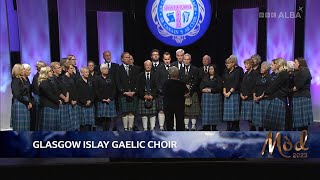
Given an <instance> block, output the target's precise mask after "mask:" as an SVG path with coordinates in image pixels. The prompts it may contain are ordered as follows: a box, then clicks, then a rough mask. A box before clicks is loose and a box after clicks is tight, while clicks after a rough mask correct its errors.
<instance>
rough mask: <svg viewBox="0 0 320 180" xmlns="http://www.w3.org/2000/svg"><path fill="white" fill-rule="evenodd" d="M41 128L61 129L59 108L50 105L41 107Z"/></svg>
mask: <svg viewBox="0 0 320 180" xmlns="http://www.w3.org/2000/svg"><path fill="white" fill-rule="evenodd" d="M40 117H41V118H40V123H39V124H40V130H42V131H59V130H61V129H60V128H61V127H60V123H61V121H60V114H59V110H58V109H53V108H50V107H44V108H41V111H40Z"/></svg>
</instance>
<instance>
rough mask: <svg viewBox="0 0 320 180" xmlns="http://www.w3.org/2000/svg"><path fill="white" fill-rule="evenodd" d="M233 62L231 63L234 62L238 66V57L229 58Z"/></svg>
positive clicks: (231, 56)
mask: <svg viewBox="0 0 320 180" xmlns="http://www.w3.org/2000/svg"><path fill="white" fill-rule="evenodd" d="M228 59H230V60H231V62H233V63H234V64H235V65H238V59H237V56H236V55H233V54H232V55H230V56H229V58H228Z"/></svg>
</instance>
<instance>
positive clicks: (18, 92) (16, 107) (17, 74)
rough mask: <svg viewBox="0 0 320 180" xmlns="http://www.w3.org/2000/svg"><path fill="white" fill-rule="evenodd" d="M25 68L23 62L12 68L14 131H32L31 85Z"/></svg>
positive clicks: (12, 120) (12, 116)
mask: <svg viewBox="0 0 320 180" xmlns="http://www.w3.org/2000/svg"><path fill="white" fill-rule="evenodd" d="M24 76H25V69H24V67H23V65H21V64H15V65H14V66H13V68H12V82H11V89H12V95H13V97H12V106H11V123H12V129H13V130H14V131H30V110H31V108H32V104H31V97H30V86H28V84H27V82H26V80H25V78H24Z"/></svg>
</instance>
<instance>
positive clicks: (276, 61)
mask: <svg viewBox="0 0 320 180" xmlns="http://www.w3.org/2000/svg"><path fill="white" fill-rule="evenodd" d="M272 62H273V63H274V64H276V65H277V66H278V72H281V71H287V70H288V66H287V61H286V60H284V59H283V58H277V59H274V60H272Z"/></svg>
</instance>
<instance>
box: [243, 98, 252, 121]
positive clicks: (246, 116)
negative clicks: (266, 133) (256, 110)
mask: <svg viewBox="0 0 320 180" xmlns="http://www.w3.org/2000/svg"><path fill="white" fill-rule="evenodd" d="M240 109H241V113H240V120H243V121H251V120H252V110H253V100H251V101H242V102H241V108H240Z"/></svg>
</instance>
